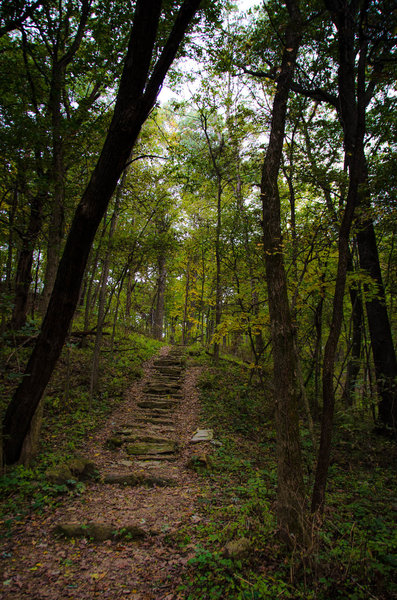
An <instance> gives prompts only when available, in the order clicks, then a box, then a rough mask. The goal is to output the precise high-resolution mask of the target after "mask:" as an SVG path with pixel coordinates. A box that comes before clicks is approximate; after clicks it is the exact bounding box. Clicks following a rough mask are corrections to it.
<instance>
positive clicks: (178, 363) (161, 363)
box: [154, 358, 185, 368]
mask: <svg viewBox="0 0 397 600" xmlns="http://www.w3.org/2000/svg"><path fill="white" fill-rule="evenodd" d="M154 366H155V367H179V368H183V367H184V366H185V365H184V361H183V360H181V359H180V358H159V359H157V360H156V361H155V362H154Z"/></svg>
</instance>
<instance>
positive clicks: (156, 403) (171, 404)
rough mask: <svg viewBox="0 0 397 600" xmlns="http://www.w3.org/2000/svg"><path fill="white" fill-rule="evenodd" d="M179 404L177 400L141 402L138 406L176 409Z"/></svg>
mask: <svg viewBox="0 0 397 600" xmlns="http://www.w3.org/2000/svg"><path fill="white" fill-rule="evenodd" d="M177 404H178V403H177V402H175V400H141V402H138V404H137V406H139V408H164V409H168V408H175V406H176V405H177Z"/></svg>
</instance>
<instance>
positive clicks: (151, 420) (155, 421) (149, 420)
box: [137, 415, 174, 426]
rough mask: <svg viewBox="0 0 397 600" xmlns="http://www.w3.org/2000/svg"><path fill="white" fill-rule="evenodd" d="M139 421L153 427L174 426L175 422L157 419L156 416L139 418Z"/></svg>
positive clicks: (161, 418)
mask: <svg viewBox="0 0 397 600" xmlns="http://www.w3.org/2000/svg"><path fill="white" fill-rule="evenodd" d="M137 421H143V422H144V423H151V424H152V425H166V426H168V425H173V424H174V423H173V421H169V420H167V419H164V418H163V417H157V416H156V415H153V416H150V417H137Z"/></svg>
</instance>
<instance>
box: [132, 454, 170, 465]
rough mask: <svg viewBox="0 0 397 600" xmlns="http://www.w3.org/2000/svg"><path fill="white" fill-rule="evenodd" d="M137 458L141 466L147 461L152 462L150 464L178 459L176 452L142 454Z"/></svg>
mask: <svg viewBox="0 0 397 600" xmlns="http://www.w3.org/2000/svg"><path fill="white" fill-rule="evenodd" d="M137 458H138V459H139V462H138V463H137V464H138V465H141V466H144V465H146V464H147V463H150V465H153V464H154V463H158V464H161V463H162V462H170V461H173V460H176V459H177V457H176V456H175V455H174V454H140V455H138V456H137Z"/></svg>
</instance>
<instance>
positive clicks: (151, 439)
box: [134, 435, 171, 444]
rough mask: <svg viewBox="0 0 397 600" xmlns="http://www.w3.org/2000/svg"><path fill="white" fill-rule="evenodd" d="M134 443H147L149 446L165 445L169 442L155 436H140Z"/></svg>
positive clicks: (166, 439)
mask: <svg viewBox="0 0 397 600" xmlns="http://www.w3.org/2000/svg"><path fill="white" fill-rule="evenodd" d="M134 441H137V442H149V443H150V444H152V443H153V444H167V443H168V442H169V441H171V440H169V439H168V438H163V437H157V436H155V435H140V436H139V437H137V438H136V439H135V440H134Z"/></svg>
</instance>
